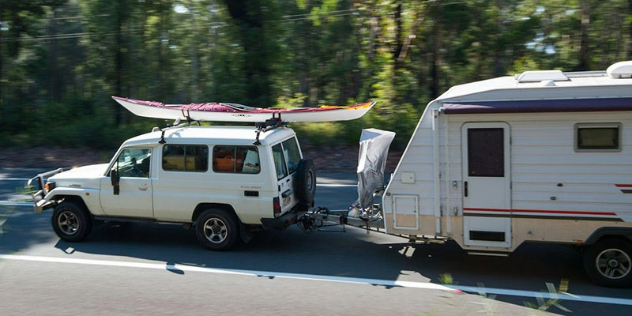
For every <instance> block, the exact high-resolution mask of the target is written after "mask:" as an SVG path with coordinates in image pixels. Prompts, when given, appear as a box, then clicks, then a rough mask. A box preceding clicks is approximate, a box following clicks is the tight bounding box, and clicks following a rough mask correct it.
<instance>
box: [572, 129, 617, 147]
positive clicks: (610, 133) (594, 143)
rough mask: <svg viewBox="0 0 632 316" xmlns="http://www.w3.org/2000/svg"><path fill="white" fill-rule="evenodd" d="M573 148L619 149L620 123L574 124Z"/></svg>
mask: <svg viewBox="0 0 632 316" xmlns="http://www.w3.org/2000/svg"><path fill="white" fill-rule="evenodd" d="M575 150H576V151H579V152H583V151H620V150H621V124H620V123H607V124H588V123H586V124H576V125H575Z"/></svg>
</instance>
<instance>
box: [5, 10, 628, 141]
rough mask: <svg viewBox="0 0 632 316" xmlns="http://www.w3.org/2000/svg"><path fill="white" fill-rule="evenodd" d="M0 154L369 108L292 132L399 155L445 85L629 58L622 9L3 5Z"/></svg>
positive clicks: (604, 64) (592, 66)
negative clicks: (218, 108) (242, 117)
mask: <svg viewBox="0 0 632 316" xmlns="http://www.w3.org/2000/svg"><path fill="white" fill-rule="evenodd" d="M0 8H1V9H0V21H3V22H4V21H6V22H8V23H3V24H2V30H0V125H1V126H2V129H0V137H1V139H2V140H1V141H0V145H1V146H15V145H33V144H41V145H49V144H51V143H54V144H56V145H67V146H76V145H89V146H95V147H102V148H110V147H115V146H117V145H118V144H119V143H120V141H121V140H122V139H124V138H125V137H127V136H131V135H133V132H135V131H138V130H140V131H145V130H147V129H148V128H150V127H151V125H155V122H154V121H150V120H147V119H139V118H136V117H134V116H133V115H131V114H130V113H128V112H127V111H125V110H124V109H122V108H121V107H120V106H118V105H117V104H116V103H114V101H112V100H111V98H110V97H111V96H112V95H122V96H127V97H132V98H139V99H148V100H158V101H162V102H169V103H188V102H211V101H222V102H237V103H244V104H248V105H252V106H261V107H267V106H274V105H277V106H285V107H295V106H318V105H323V104H341V105H342V104H353V103H357V102H364V101H368V100H373V101H377V105H376V106H375V108H374V109H373V110H372V111H371V112H369V114H368V115H367V116H366V117H364V118H362V119H359V120H356V121H352V122H342V123H324V124H294V125H293V127H295V128H296V129H297V131H298V132H299V134H304V135H305V136H306V137H307V138H308V139H310V140H312V141H313V142H314V143H318V144H323V145H328V144H338V143H341V142H342V143H346V144H355V143H356V142H357V141H358V138H359V135H360V131H361V129H362V128H367V127H375V128H380V129H386V130H392V131H395V132H396V133H397V137H396V139H395V142H394V145H393V148H397V149H403V147H404V146H405V145H406V144H407V142H408V139H409V137H410V135H411V134H412V132H413V130H414V128H415V126H416V124H417V121H418V120H419V117H420V116H421V114H422V113H423V111H424V108H425V105H426V104H428V102H430V101H431V100H432V99H434V98H436V97H438V96H439V95H440V94H441V93H443V92H444V91H446V90H447V89H448V88H449V87H450V86H452V85H455V84H461V83H465V82H469V81H473V80H481V79H487V78H490V77H495V76H501V75H507V74H515V73H520V72H522V71H525V70H535V69H553V68H558V69H564V70H597V69H605V68H606V67H607V66H608V65H610V64H612V63H613V62H616V61H620V60H624V59H630V58H632V18H631V16H632V7H631V6H630V4H629V1H628V0H606V1H597V0H584V1H577V0H574V1H561V0H547V1H544V0H507V1H483V0H465V1H456V2H455V1H416V0H372V1H357V0H275V1H264V0H153V1H127V0H115V1H110V0H82V1H79V0H37V1H36V0H33V1H22V0H0Z"/></svg>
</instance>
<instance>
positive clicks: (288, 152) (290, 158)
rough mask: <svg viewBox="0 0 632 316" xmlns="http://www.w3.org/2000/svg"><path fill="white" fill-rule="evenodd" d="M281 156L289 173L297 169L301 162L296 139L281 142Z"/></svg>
mask: <svg viewBox="0 0 632 316" xmlns="http://www.w3.org/2000/svg"><path fill="white" fill-rule="evenodd" d="M283 154H284V157H285V161H286V162H287V167H288V169H289V170H288V171H289V173H293V172H294V171H296V168H298V163H299V161H301V152H300V150H299V149H298V144H297V143H296V138H291V139H288V140H286V141H284V142H283Z"/></svg>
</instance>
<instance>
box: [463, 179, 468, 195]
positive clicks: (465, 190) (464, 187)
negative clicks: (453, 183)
mask: <svg viewBox="0 0 632 316" xmlns="http://www.w3.org/2000/svg"><path fill="white" fill-rule="evenodd" d="M463 193H465V197H467V181H465V183H463Z"/></svg>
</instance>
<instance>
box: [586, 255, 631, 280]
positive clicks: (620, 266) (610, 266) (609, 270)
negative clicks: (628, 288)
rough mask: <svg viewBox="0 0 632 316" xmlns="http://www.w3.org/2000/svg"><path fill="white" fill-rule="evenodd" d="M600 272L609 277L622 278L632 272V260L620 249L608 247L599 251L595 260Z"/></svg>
mask: <svg viewBox="0 0 632 316" xmlns="http://www.w3.org/2000/svg"><path fill="white" fill-rule="evenodd" d="M595 264H596V266H597V270H598V271H599V273H600V274H601V275H602V276H604V277H606V278H608V279H613V280H616V279H621V278H625V277H626V276H627V275H628V274H630V269H631V268H632V260H631V259H630V256H629V255H628V254H627V253H625V252H624V251H622V250H620V249H606V250H604V251H602V252H601V253H599V255H598V256H597V260H596V261H595Z"/></svg>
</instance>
